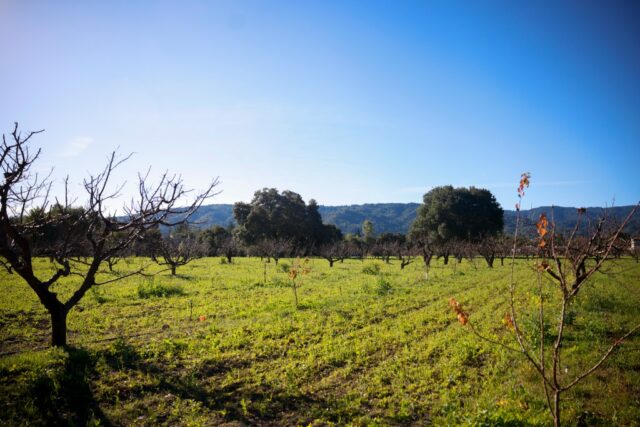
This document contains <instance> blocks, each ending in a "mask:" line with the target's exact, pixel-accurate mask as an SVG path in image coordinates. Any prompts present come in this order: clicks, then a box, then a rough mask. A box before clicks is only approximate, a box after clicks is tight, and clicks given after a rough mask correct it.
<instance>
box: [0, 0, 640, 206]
mask: <svg viewBox="0 0 640 427" xmlns="http://www.w3.org/2000/svg"><path fill="white" fill-rule="evenodd" d="M638 22H640V3H638V2H634V1H612V2H603V1H586V2H585V1H574V2H558V1H550V2H538V1H535V2H533V1H531V2H520V1H518V2H514V1H504V2H494V1H473V2H450V1H443V2H436V1H416V2H409V1H406V2H395V1H357V2H356V1H326V0H323V1H315V2H311V1H309V2H307V1H290V2H279V1H262V0H261V1H239V0H238V1H236V0H234V1H228V2H226V1H216V2H213V1H211V2H205V1H199V2H190V1H180V2H177V1H167V2H160V1H149V2H143V1H135V2H132V1H121V2H116V1H114V2H111V1H109V2H105V1H82V2H80V1H76V2H65V1H24V0H20V1H17V0H16V1H8V0H3V1H0V55H1V61H2V62H1V63H0V65H1V66H0V94H1V96H2V100H1V102H0V128H1V129H2V132H5V133H7V132H9V131H10V130H11V128H12V124H13V122H14V121H19V122H20V124H21V125H22V127H23V128H24V129H25V130H26V129H40V128H45V129H46V132H45V133H44V134H42V135H40V136H38V137H37V139H36V140H35V141H34V142H36V143H37V144H38V145H41V146H42V148H43V156H42V159H41V161H40V163H39V167H40V168H41V169H42V170H46V169H48V168H50V167H52V166H55V172H54V176H56V177H61V176H64V175H66V174H69V175H70V176H71V179H72V182H73V183H74V185H73V186H72V190H73V191H75V192H77V193H78V194H80V190H81V189H80V187H79V183H80V181H81V179H82V178H83V177H85V176H86V174H87V172H91V171H94V172H95V171H96V170H97V169H98V168H99V167H100V166H102V165H103V164H104V159H105V157H106V156H107V154H108V153H109V152H110V151H112V150H113V149H115V148H117V147H120V150H121V151H122V152H123V153H128V152H135V153H136V154H135V156H134V157H133V158H132V159H131V160H130V161H129V162H128V163H127V164H126V167H124V168H123V169H122V170H121V171H120V173H121V174H120V175H119V176H118V177H119V178H122V177H127V178H128V179H129V180H132V179H134V178H135V172H136V171H141V170H145V169H146V168H147V167H149V166H153V172H155V173H160V172H162V171H163V170H165V169H169V170H171V171H175V172H179V173H181V174H182V175H183V177H184V180H185V182H186V183H187V184H188V186H190V187H196V188H197V187H202V186H204V184H205V182H207V181H209V180H210V179H211V178H212V177H215V176H220V179H221V181H222V184H221V185H220V187H219V188H220V189H221V190H223V192H222V193H221V194H220V195H219V196H218V197H216V198H215V199H214V200H212V202H214V203H233V202H235V201H239V200H244V201H249V200H250V199H251V197H252V194H253V192H254V191H255V190H256V189H259V188H262V187H276V188H278V189H280V190H284V189H291V190H293V191H296V192H298V193H300V194H301V195H302V196H303V197H304V198H305V200H308V199H310V198H315V199H316V200H318V202H319V203H321V204H350V203H364V202H409V201H414V202H420V201H421V197H422V194H423V193H424V192H426V191H427V190H428V189H430V188H432V187H433V186H437V185H445V184H452V185H455V186H470V185H475V186H479V187H485V188H488V189H490V190H491V191H492V192H494V194H495V195H496V197H497V198H498V201H499V202H500V203H501V204H502V205H503V206H504V207H505V208H508V209H512V208H513V204H514V203H515V202H516V199H517V197H516V190H515V189H516V186H517V181H518V178H519V175H520V173H521V172H523V171H530V172H531V173H532V177H533V178H532V188H531V189H530V191H529V193H528V194H527V199H525V201H524V203H523V205H524V207H529V206H539V205H548V204H555V205H561V206H594V205H598V206H602V205H604V204H607V203H611V202H612V200H613V198H614V197H615V203H616V204H617V205H623V204H631V203H636V202H637V201H638V199H640V25H639V24H638ZM80 200H82V199H81V198H80Z"/></svg>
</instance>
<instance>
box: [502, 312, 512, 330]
mask: <svg viewBox="0 0 640 427" xmlns="http://www.w3.org/2000/svg"><path fill="white" fill-rule="evenodd" d="M502 323H504V324H505V326H507V327H509V328H513V318H512V317H511V315H510V314H509V313H505V314H504V318H503V319H502Z"/></svg>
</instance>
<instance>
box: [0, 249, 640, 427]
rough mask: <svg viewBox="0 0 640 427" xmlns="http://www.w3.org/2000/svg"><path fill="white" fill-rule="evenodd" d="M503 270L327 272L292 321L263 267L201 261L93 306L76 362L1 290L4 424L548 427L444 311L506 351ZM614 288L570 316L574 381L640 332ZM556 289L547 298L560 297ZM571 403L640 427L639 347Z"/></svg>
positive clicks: (0, 410) (633, 269)
mask: <svg viewBox="0 0 640 427" xmlns="http://www.w3.org/2000/svg"><path fill="white" fill-rule="evenodd" d="M39 262H40V263H41V265H40V268H42V269H45V268H48V265H47V263H46V262H45V261H44V260H39ZM142 262H145V261H144V260H141V259H136V260H131V261H129V263H130V264H129V265H127V264H125V263H124V262H121V263H120V264H118V265H117V266H116V270H119V271H127V269H132V268H134V264H139V263H142ZM283 263H286V264H288V265H291V263H292V260H282V261H281V262H280V264H283ZM531 263H532V261H524V260H518V261H517V267H516V280H517V283H518V286H519V289H521V290H522V291H523V292H521V293H519V296H518V306H519V307H521V310H523V311H524V312H525V314H523V316H522V318H521V324H522V325H523V329H524V330H525V332H526V333H527V334H528V335H529V336H530V340H531V342H534V341H535V340H536V339H537V338H536V336H537V335H536V334H535V326H536V318H535V309H536V304H537V299H536V294H535V290H536V284H535V273H533V271H532V269H531ZM373 264H377V265H379V266H380V272H379V273H378V274H371V273H375V270H376V268H377V267H372V265H373ZM496 264H497V266H496V267H495V268H493V269H488V268H487V267H486V265H485V264H484V262H481V261H480V260H478V261H476V262H475V265H474V264H472V263H470V262H468V261H466V260H465V261H463V262H462V263H461V264H460V265H457V266H455V269H454V265H452V264H451V263H450V264H449V265H447V266H444V265H442V264H441V263H440V264H438V263H436V264H435V265H434V266H433V267H432V268H431V270H430V274H429V280H426V278H425V270H424V267H423V265H422V263H421V261H419V260H417V261H416V262H414V263H413V264H411V265H409V266H408V267H407V268H405V269H404V270H400V268H399V265H398V262H397V261H393V263H392V264H390V265H387V264H384V263H382V262H380V261H374V260H366V261H364V262H362V261H358V260H348V261H345V262H344V263H336V264H335V265H334V267H333V268H331V269H330V268H329V265H328V263H327V262H326V261H324V260H321V259H312V260H310V266H311V272H310V273H309V274H307V275H305V276H303V277H302V279H301V281H300V284H301V285H300V289H299V293H298V295H299V299H300V305H299V307H298V309H296V308H295V306H294V297H293V291H292V288H291V286H290V281H289V278H288V276H287V274H286V273H285V272H284V271H283V269H282V268H281V267H280V266H276V265H275V264H274V263H273V262H272V263H269V264H267V273H266V283H265V282H264V277H263V274H264V267H263V266H264V263H262V262H261V261H260V259H257V258H249V259H247V258H236V259H234V263H233V264H223V263H221V261H220V259H218V258H208V259H201V260H197V261H194V262H193V263H191V264H189V265H187V266H185V267H182V268H179V269H178V276H176V277H171V276H170V275H169V274H168V273H160V274H158V275H156V276H154V277H153V278H145V277H130V278H127V279H124V280H123V281H121V282H117V283H113V284H109V285H106V286H104V287H101V288H99V289H96V290H95V291H93V290H92V291H90V292H89V293H88V294H87V295H86V296H85V298H84V299H83V300H82V301H81V302H80V304H79V306H78V307H76V308H74V309H73V310H72V311H71V313H70V315H69V343H70V345H71V346H72V348H71V349H70V350H68V351H63V350H60V349H49V348H48V340H49V334H50V325H49V318H48V315H47V313H46V311H45V310H44V308H43V307H42V306H41V305H40V303H39V302H38V301H37V299H36V296H35V294H34V293H33V292H32V291H31V290H30V289H29V288H28V287H27V286H26V284H24V283H22V282H20V280H19V278H18V277H17V276H16V275H9V274H7V273H6V272H5V273H4V274H3V275H2V282H1V284H0V286H1V288H2V293H1V295H2V297H1V298H0V352H1V353H2V356H0V424H1V425H29V426H31V425H42V424H63V425H66V424H71V425H86V424H88V425H158V424H165V425H228V426H231V425H238V426H239V425H274V426H275V425H305V426H306V425H314V426H320V425H429V424H433V425H476V426H481V425H549V424H550V423H551V418H550V416H549V414H548V411H547V409H546V406H545V402H544V397H543V396H542V394H541V385H540V382H539V380H538V379H537V377H536V375H535V372H534V371H533V370H532V369H531V368H530V367H529V366H528V365H527V364H526V363H525V362H524V360H523V358H521V357H520V356H519V355H518V354H514V353H511V352H508V351H506V350H503V349H502V348H499V347H496V346H493V345H491V344H488V343H486V342H483V341H481V340H480V339H479V338H477V337H476V336H475V335H473V334H472V333H471V332H470V331H469V329H468V328H467V327H463V326H461V325H460V324H459V323H458V322H457V321H456V318H455V313H453V312H452V311H451V308H450V307H449V305H448V301H449V298H451V297H455V298H456V299H457V300H458V301H459V302H461V303H462V304H463V306H464V308H465V310H468V311H469V312H470V313H471V321H472V322H473V323H474V324H475V325H476V327H477V328H478V329H479V330H481V331H483V332H484V333H487V334H490V335H491V336H494V337H496V338H498V339H504V340H505V342H511V341H510V340H511V337H510V332H509V330H508V329H507V327H505V325H503V323H502V318H503V316H504V313H505V312H506V309H507V308H506V307H507V305H506V304H507V295H508V293H507V287H508V283H509V272H510V267H508V266H507V265H505V266H500V265H499V262H497V263H496ZM505 264H506V263H505ZM156 268H157V267H156ZM605 270H606V271H605V273H606V274H605V273H598V274H596V276H595V277H594V278H593V279H592V283H590V284H589V286H588V288H586V289H585V292H584V294H583V295H582V296H581V297H580V298H579V300H578V301H577V303H576V304H575V305H574V306H572V307H571V309H570V312H569V316H568V331H567V332H568V336H567V339H566V340H565V345H564V355H565V356H564V358H563V360H562V369H563V372H565V374H564V375H566V378H571V377H572V375H573V374H575V373H577V372H578V371H579V370H580V369H581V367H583V366H586V365H587V364H589V363H591V362H593V361H594V360H596V358H597V356H598V354H600V352H601V351H602V349H604V348H606V347H607V346H608V345H610V344H611V342H613V340H614V339H615V338H616V337H618V336H620V335H621V334H622V333H624V331H625V330H627V329H628V328H629V327H630V326H631V325H632V324H634V322H635V323H637V322H639V321H640V309H639V307H640V286H638V285H639V283H640V280H639V277H640V265H639V264H636V263H635V262H634V261H632V260H624V259H623V260H615V261H611V262H609V264H607V266H606V268H605ZM73 280H74V279H70V281H71V282H73ZM72 285H73V283H69V284H62V285H60V286H58V288H57V290H58V292H59V293H61V294H65V293H68V292H70V289H72ZM545 289H546V291H545V292H546V294H547V295H548V296H549V297H551V296H552V295H553V291H554V288H553V287H552V284H550V283H546V284H545ZM547 304H548V306H549V308H550V309H551V308H553V299H551V298H550V299H549V301H547ZM552 334H553V330H550V335H549V339H550V340H552V339H553V335H552ZM565 402H566V404H565V406H564V407H563V411H564V419H565V420H571V421H570V423H569V424H571V425H640V336H637V335H636V336H633V337H632V338H631V339H630V340H629V341H628V342H627V343H626V344H625V345H624V346H623V347H621V348H620V349H619V350H618V351H617V352H616V354H615V355H614V356H613V357H612V358H611V359H610V360H609V361H608V362H607V363H606V364H605V365H604V366H603V368H602V369H600V370H599V371H597V372H596V373H595V374H594V375H592V376H590V377H588V378H587V379H586V380H585V381H584V382H583V383H581V384H580V385H579V386H577V387H576V388H574V389H573V390H571V391H570V392H569V393H568V394H567V395H566V400H565Z"/></svg>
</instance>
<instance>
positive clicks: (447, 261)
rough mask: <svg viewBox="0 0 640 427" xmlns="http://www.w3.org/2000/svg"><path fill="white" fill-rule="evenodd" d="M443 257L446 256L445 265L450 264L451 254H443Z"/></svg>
mask: <svg viewBox="0 0 640 427" xmlns="http://www.w3.org/2000/svg"><path fill="white" fill-rule="evenodd" d="M442 257H443V258H444V265H447V264H449V254H447V255H442Z"/></svg>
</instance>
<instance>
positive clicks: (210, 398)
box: [104, 343, 344, 425]
mask: <svg viewBox="0 0 640 427" xmlns="http://www.w3.org/2000/svg"><path fill="white" fill-rule="evenodd" d="M104 360H105V362H106V363H107V364H108V365H109V366H111V367H112V368H114V369H119V370H122V369H124V370H131V371H138V372H140V373H144V374H150V375H152V376H153V377H154V378H156V379H157V380H158V381H157V383H156V384H154V385H152V386H148V387H145V388H143V389H140V390H138V391H137V393H138V394H137V395H135V394H134V395H131V396H129V399H137V398H141V397H142V396H143V395H144V394H146V393H150V394H159V395H165V396H166V395H173V396H176V397H177V398H179V399H181V400H192V401H195V402H198V403H199V404H200V405H201V406H202V407H204V408H206V409H207V410H209V411H211V412H214V413H216V414H220V417H221V419H223V420H224V421H225V422H236V423H240V424H241V425H283V424H287V425H289V424H295V425H297V424H305V425H306V424H309V422H311V421H313V419H314V417H313V416H306V415H305V414H323V415H326V414H332V413H338V414H339V413H341V411H340V409H339V408H337V407H335V405H334V404H332V403H331V402H329V401H327V400H325V399H322V398H318V397H316V396H309V395H304V394H301V393H296V392H291V391H287V390H284V389H281V388H278V387H274V386H273V385H271V384H259V383H256V382H255V381H254V378H253V377H252V376H251V375H247V376H241V379H239V380H237V381H233V382H229V381H223V379H225V378H226V377H227V375H228V374H229V373H230V372H232V371H237V370H243V369H247V368H250V367H251V365H252V363H253V362H252V361H250V360H245V359H233V360H231V359H228V360H204V361H202V362H200V363H198V364H197V365H196V366H195V367H191V368H189V369H187V368H176V366H175V365H174V366H167V365H164V364H163V363H162V362H160V361H158V362H156V361H149V360H147V359H145V358H143V357H141V356H140V355H139V354H138V353H137V351H136V349H135V348H134V347H133V346H130V345H128V344H125V343H118V344H117V345H115V346H113V347H112V348H111V349H110V350H109V351H108V356H107V357H105V359H104ZM223 384H224V385H223ZM338 417H339V416H338ZM307 418H309V419H307ZM329 421H333V422H339V421H340V419H339V418H336V419H335V420H329ZM342 421H344V419H342Z"/></svg>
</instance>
